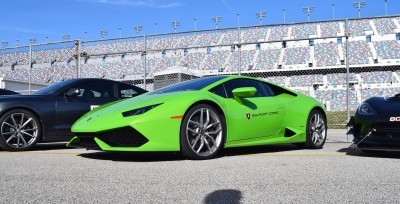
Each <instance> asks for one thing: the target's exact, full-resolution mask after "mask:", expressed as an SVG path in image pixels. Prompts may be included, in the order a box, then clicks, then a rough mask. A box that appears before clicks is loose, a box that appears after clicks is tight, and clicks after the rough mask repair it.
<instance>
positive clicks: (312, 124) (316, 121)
mask: <svg viewBox="0 0 400 204" xmlns="http://www.w3.org/2000/svg"><path fill="white" fill-rule="evenodd" d="M326 133H327V126H326V118H325V116H324V114H322V113H321V111H319V110H313V111H312V112H311V113H310V115H309V117H308V122H307V138H306V147H307V148H311V149H321V148H322V147H323V146H324V144H325V140H326Z"/></svg>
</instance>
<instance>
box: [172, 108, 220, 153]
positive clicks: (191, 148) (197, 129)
mask: <svg viewBox="0 0 400 204" xmlns="http://www.w3.org/2000/svg"><path fill="white" fill-rule="evenodd" d="M225 126H226V125H225V118H224V117H223V116H222V115H220V114H218V112H217V111H216V110H215V109H214V108H213V107H211V106H210V105H207V104H199V105H196V106H194V107H193V108H191V109H190V110H189V111H188V112H187V114H186V115H185V117H184V119H183V121H182V125H181V134H180V136H181V138H180V139H181V149H182V154H183V155H184V156H185V157H187V158H190V159H210V158H212V157H215V155H216V154H217V153H218V152H219V151H220V150H221V148H222V147H223V145H224V141H225V129H226V128H225Z"/></svg>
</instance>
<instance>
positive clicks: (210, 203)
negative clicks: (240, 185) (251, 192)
mask: <svg viewBox="0 0 400 204" xmlns="http://www.w3.org/2000/svg"><path fill="white" fill-rule="evenodd" d="M241 199H242V192H240V191H239V190H235V189H222V190H217V191H213V192H211V193H210V194H208V195H207V196H206V197H205V198H204V201H203V203H204V204H225V203H231V204H239V203H240V200H241Z"/></svg>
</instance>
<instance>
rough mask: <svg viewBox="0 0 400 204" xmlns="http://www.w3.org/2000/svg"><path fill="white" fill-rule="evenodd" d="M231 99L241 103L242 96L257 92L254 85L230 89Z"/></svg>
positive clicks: (250, 95)
mask: <svg viewBox="0 0 400 204" xmlns="http://www.w3.org/2000/svg"><path fill="white" fill-rule="evenodd" d="M232 94H233V99H235V100H236V101H237V102H239V103H242V98H248V97H253V96H255V95H256V94H257V89H256V88H254V87H243V88H236V89H233V91H232Z"/></svg>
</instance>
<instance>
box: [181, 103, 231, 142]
mask: <svg viewBox="0 0 400 204" xmlns="http://www.w3.org/2000/svg"><path fill="white" fill-rule="evenodd" d="M199 104H207V105H209V106H211V107H213V108H214V109H215V110H216V111H217V112H218V114H221V115H222V116H223V117H224V120H225V129H228V128H227V125H226V117H225V113H224V111H223V110H222V109H221V107H220V106H219V105H218V104H217V103H215V102H214V101H210V100H200V101H196V102H195V103H193V104H192V105H190V106H189V107H188V108H187V109H186V111H185V114H184V115H183V118H185V116H186V114H187V113H188V112H189V110H190V109H191V108H193V107H194V106H196V105H199ZM182 125H183V119H182V122H181V126H180V128H179V129H182ZM225 133H226V134H227V130H225ZM225 142H226V138H224V146H225ZM179 146H180V148H182V144H179Z"/></svg>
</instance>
